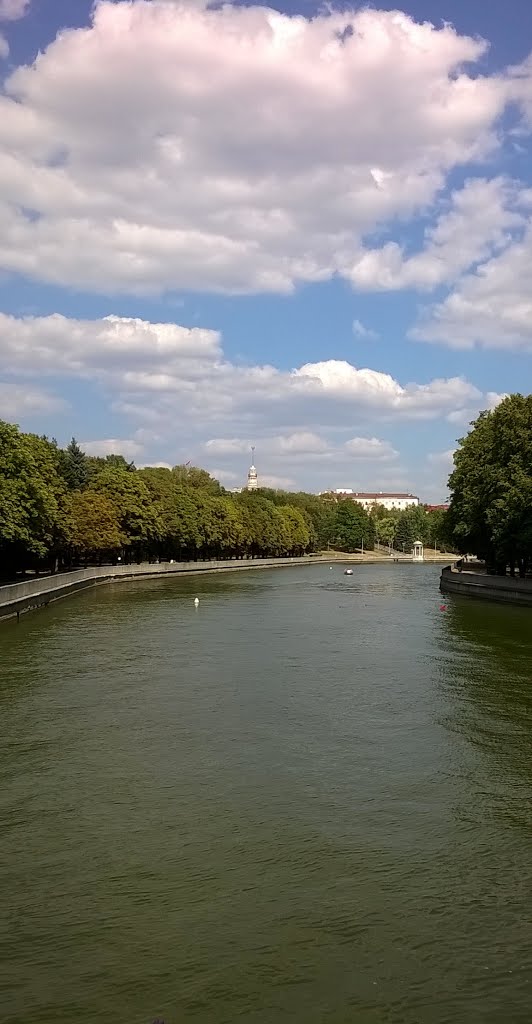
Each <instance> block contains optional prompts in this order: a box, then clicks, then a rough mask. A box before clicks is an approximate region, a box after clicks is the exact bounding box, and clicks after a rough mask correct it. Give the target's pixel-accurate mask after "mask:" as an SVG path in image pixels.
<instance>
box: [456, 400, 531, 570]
mask: <svg viewBox="0 0 532 1024" xmlns="http://www.w3.org/2000/svg"><path fill="white" fill-rule="evenodd" d="M471 426H472V429H471V430H470V432H469V434H468V435H467V436H466V437H465V438H461V439H460V441H459V442H458V449H457V451H456V452H455V456H454V466H455V468H454V470H453V472H452V473H451V476H450V479H449V487H450V490H451V502H450V507H449V512H448V526H449V532H450V534H451V537H452V540H453V544H454V546H455V547H456V548H457V550H459V551H461V552H462V553H470V554H474V555H476V556H477V557H478V558H481V559H483V560H485V562H486V565H487V567H488V571H491V572H498V573H501V574H504V573H505V572H506V567H507V564H508V563H509V564H510V569H511V571H513V567H515V565H518V566H519V572H520V574H521V575H524V574H525V573H526V571H527V567H528V565H529V564H530V561H531V559H532V544H531V540H530V529H531V527H530V511H529V509H530V497H531V494H532V490H531V481H532V396H530V395H529V396H527V397H524V396H523V395H519V394H515V395H510V396H509V397H508V398H505V399H504V400H503V401H502V402H501V403H500V405H498V406H497V408H496V409H493V410H492V411H489V412H482V413H481V414H480V416H479V417H478V418H477V419H476V420H475V421H474V422H473V423H472V424H471Z"/></svg>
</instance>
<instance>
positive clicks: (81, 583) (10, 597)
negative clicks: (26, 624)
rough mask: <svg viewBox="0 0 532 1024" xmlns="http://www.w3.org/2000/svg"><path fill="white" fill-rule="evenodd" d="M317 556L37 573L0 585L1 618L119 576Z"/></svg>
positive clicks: (146, 575)
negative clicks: (49, 573)
mask: <svg viewBox="0 0 532 1024" xmlns="http://www.w3.org/2000/svg"><path fill="white" fill-rule="evenodd" d="M316 558H318V559H319V556H313V555H303V556H302V557H300V558H250V559H243V560H239V559H230V560H227V561H207V562H154V563H151V562H142V563H141V564H140V565H103V566H100V567H98V566H90V567H89V568H87V569H74V570H72V571H71V572H64V573H58V574H57V575H55V576H39V577H37V578H36V579H32V580H25V581H24V582H23V583H12V584H8V585H7V586H5V587H0V620H2V619H7V618H13V617H14V616H15V615H16V616H17V617H18V616H20V615H21V614H22V613H23V612H29V611H32V610H33V609H35V608H42V607H44V606H45V605H48V604H50V603H51V602H52V601H59V600H60V599H61V598H63V597H69V596H70V595H71V594H75V593H77V592H78V591H80V590H86V589H87V588H88V587H94V586H98V585H100V584H102V583H118V582H120V580H132V579H154V578H156V577H160V576H171V575H174V574H177V575H179V574H181V575H184V574H185V573H188V574H190V575H193V574H199V573H204V572H232V571H236V570H242V569H263V568H264V569H266V568H272V567H273V566H281V565H293V564H299V565H301V564H303V565H304V564H305V563H309V562H313V561H316Z"/></svg>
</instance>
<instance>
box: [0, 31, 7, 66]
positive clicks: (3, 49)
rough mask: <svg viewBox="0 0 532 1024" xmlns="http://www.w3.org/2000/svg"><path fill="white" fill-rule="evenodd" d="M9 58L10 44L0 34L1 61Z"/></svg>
mask: <svg viewBox="0 0 532 1024" xmlns="http://www.w3.org/2000/svg"><path fill="white" fill-rule="evenodd" d="M5 57H9V43H8V41H7V39H6V38H5V36H3V35H2V34H1V33H0V60H3V59H4V58H5Z"/></svg>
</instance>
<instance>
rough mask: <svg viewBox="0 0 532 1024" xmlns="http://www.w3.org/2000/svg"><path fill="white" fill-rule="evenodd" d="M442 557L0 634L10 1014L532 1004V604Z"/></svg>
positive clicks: (454, 1015) (279, 573)
mask: <svg viewBox="0 0 532 1024" xmlns="http://www.w3.org/2000/svg"><path fill="white" fill-rule="evenodd" d="M439 571H440V570H439V568H438V567H432V566H423V565H392V566H386V565H385V566H382V565H360V566H355V567H354V575H353V576H352V577H345V576H344V575H343V573H342V569H341V567H338V566H335V567H334V568H332V569H330V568H329V566H328V565H323V564H322V565H315V566H297V567H295V568H283V569H281V568H279V569H274V570H261V571H251V572H242V573H232V574H226V575H210V574H207V575H205V576H203V577H194V578H188V579H183V578H182V579H175V578H174V579H162V580H155V581H149V582H147V581H144V582H134V583H125V584H120V585H116V586H108V587H100V588H97V589H95V590H92V591H91V592H86V593H84V594H82V595H78V596H76V597H74V598H72V599H71V600H68V601H64V602H61V603H59V604H56V605H54V606H51V607H49V608H48V609H45V610H42V611H39V612H36V613H33V614H30V615H28V616H25V617H24V618H23V619H22V620H21V622H20V624H19V625H17V624H16V622H8V623H5V624H4V625H2V626H1V627H0V721H1V729H2V741H1V744H0V829H1V836H0V942H1V949H0V954H1V955H0V963H1V966H0V1007H1V1009H0V1017H1V1020H2V1022H3V1024H109V1022H112V1024H151V1021H152V1020H153V1019H154V1018H155V1017H157V1016H159V1017H161V1018H163V1019H164V1021H165V1022H166V1024H188V1022H201V1024H226V1022H227V1024H233V1022H243V1024H274V1022H275V1024H277V1022H283V1021H286V1022H290V1024H325V1022H327V1024H351V1022H353V1024H383V1022H387V1024H451V1022H452V1024H462V1022H463V1024H466V1022H467V1024H502V1022H505V1024H506V1022H508V1024H514V1022H520V1021H523V1022H525V1021H527V1022H528V1021H529V1020H530V1016H531V1012H532V1010H531V1005H532V952H531V949H532V936H531V910H532V814H531V795H532V757H531V754H532V743H531V736H532V685H531V676H532V671H531V666H532V638H531V631H530V622H531V619H530V612H529V611H528V610H525V609H520V608H506V607H498V606H495V605H490V604H481V603H476V602H473V601H468V600H467V599H462V600H460V599H456V600H452V599H451V600H448V599H446V600H445V605H446V610H445V611H443V610H441V608H440V606H441V605H442V604H443V599H442V597H441V595H440V594H439V592H438V577H439ZM196 595H197V596H198V597H199V598H200V605H199V607H198V608H197V609H196V608H195V607H194V597H195V596H196Z"/></svg>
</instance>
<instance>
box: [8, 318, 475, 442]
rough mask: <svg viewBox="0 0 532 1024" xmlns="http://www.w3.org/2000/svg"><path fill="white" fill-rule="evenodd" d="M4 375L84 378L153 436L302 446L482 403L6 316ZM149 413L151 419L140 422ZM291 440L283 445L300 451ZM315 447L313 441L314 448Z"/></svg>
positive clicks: (339, 372)
mask: <svg viewBox="0 0 532 1024" xmlns="http://www.w3.org/2000/svg"><path fill="white" fill-rule="evenodd" d="M0 369H3V370H4V371H7V372H10V373H19V374H20V373H26V372H29V371H30V370H31V373H33V374H35V373H40V374H43V373H48V374H53V375H57V374H67V375H70V376H72V375H78V376H81V377H84V378H87V379H88V378H92V379H95V380H97V381H99V382H100V383H101V384H102V385H103V386H105V387H106V388H107V389H108V390H109V391H112V393H113V395H114V396H115V399H114V400H115V402H116V403H118V404H120V403H122V409H123V410H124V409H128V410H129V411H131V412H134V411H135V413H136V417H137V419H139V418H140V417H142V420H143V423H142V424H139V425H143V426H148V427H150V429H152V430H156V429H157V425H158V424H160V423H161V422H163V423H164V421H165V420H166V419H167V418H168V416H171V417H172V419H175V417H176V415H177V414H178V415H179V417H180V420H181V421H185V420H186V421H190V420H192V421H193V420H194V418H195V417H197V418H198V422H200V423H201V424H202V426H205V425H206V424H208V423H209V422H212V421H217V422H223V421H226V422H227V421H231V422H232V423H233V424H234V423H238V422H239V421H240V422H245V420H246V418H248V419H251V420H252V421H253V423H254V424H255V425H256V424H260V423H264V422H266V421H269V422H271V421H272V419H273V421H274V422H275V421H277V422H278V423H287V424H288V423H293V424H294V426H296V427H297V429H298V430H299V431H303V434H299V436H298V438H296V441H297V443H299V444H302V443H303V444H307V443H308V442H309V434H308V431H309V430H310V431H312V426H313V424H314V423H315V422H316V421H318V422H320V423H326V424H334V423H344V424H348V423H349V422H351V423H353V417H355V418H356V417H363V416H367V415H368V414H369V413H372V414H373V415H374V416H378V417H388V418H396V417H399V418H403V419H407V420H408V419H419V418H421V419H431V418H435V417H437V416H440V415H442V414H444V413H446V412H450V411H451V410H452V409H455V408H462V407H464V406H465V405H466V404H468V403H469V402H470V401H471V400H475V399H476V398H478V397H480V393H479V392H478V391H477V389H476V388H475V387H474V386H473V385H472V384H471V383H469V381H467V380H465V379H464V378H462V377H452V378H448V379H435V380H432V381H429V382H428V383H423V384H418V383H408V384H405V385H403V384H400V383H399V381H397V380H395V379H394V378H393V377H392V376H391V375H390V374H386V373H381V372H380V371H377V370H371V369H368V368H362V369H359V368H357V367H356V366H353V365H352V364H351V363H348V362H347V361H344V360H334V359H329V360H326V361H323V362H316V363H305V364H304V365H303V366H300V367H296V368H294V369H293V370H291V371H284V370H279V369H277V368H276V367H274V366H268V365H265V366H257V365H251V366H241V365H236V364H234V363H232V362H231V361H230V360H228V359H227V358H226V357H225V356H224V354H223V351H222V347H221V339H220V335H219V334H218V333H217V332H215V331H208V330H204V329H203V328H185V327H181V326H178V325H176V324H156V323H149V322H147V321H143V320H138V319H136V320H132V319H130V318H120V317H116V316H112V317H106V318H105V319H102V320H75V319H68V318H66V317H62V316H58V315H55V316H51V317H22V318H16V317H12V316H7V315H5V314H0ZM143 410H144V411H145V412H146V417H144V416H143ZM296 441H295V440H294V437H293V436H292V438H291V440H290V441H289V442H286V441H285V444H288V443H289V444H292V445H294V444H295V443H296ZM311 442H312V438H311Z"/></svg>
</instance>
